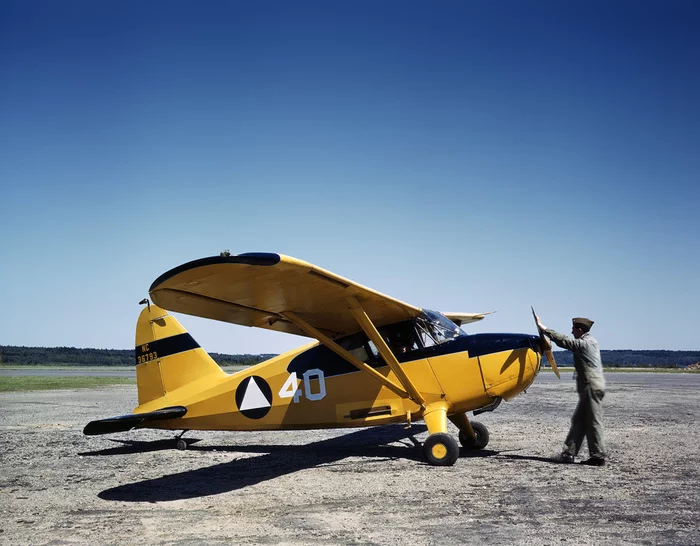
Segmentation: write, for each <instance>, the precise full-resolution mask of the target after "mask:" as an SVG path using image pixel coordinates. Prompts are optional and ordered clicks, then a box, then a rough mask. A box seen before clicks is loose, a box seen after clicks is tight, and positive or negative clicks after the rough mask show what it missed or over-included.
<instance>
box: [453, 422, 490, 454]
mask: <svg viewBox="0 0 700 546" xmlns="http://www.w3.org/2000/svg"><path fill="white" fill-rule="evenodd" d="M470 424H471V426H472V430H473V431H474V436H476V437H475V438H472V436H471V434H469V433H467V432H466V431H464V430H460V431H459V443H460V444H462V446H464V447H465V448H466V449H484V448H485V447H486V446H487V445H488V444H489V429H487V428H486V427H485V426H484V425H483V424H482V423H479V422H478V421H471V423H470Z"/></svg>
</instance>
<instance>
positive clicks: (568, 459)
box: [554, 451, 576, 464]
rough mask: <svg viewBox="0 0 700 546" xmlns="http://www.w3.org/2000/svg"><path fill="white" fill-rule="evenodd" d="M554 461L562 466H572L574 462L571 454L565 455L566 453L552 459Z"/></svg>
mask: <svg viewBox="0 0 700 546" xmlns="http://www.w3.org/2000/svg"><path fill="white" fill-rule="evenodd" d="M554 460H555V461H556V462H558V463H562V464H574V463H575V462H576V461H575V460H574V456H573V455H572V454H571V453H567V452H566V451H564V452H563V453H560V454H559V455H557V456H556V457H554Z"/></svg>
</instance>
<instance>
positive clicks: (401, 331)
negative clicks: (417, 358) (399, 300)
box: [379, 321, 419, 357]
mask: <svg viewBox="0 0 700 546" xmlns="http://www.w3.org/2000/svg"><path fill="white" fill-rule="evenodd" d="M379 333H380V334H381V335H382V337H383V338H384V341H386V344H387V345H388V346H389V348H390V349H391V352H393V353H394V354H395V355H396V356H397V357H399V356H400V355H403V354H406V353H410V352H411V351H415V350H417V349H418V348H419V347H418V341H417V340H416V336H415V330H414V329H413V324H412V323H411V322H410V321H406V322H399V323H398V324H392V325H390V326H385V327H384V328H380V330H379Z"/></svg>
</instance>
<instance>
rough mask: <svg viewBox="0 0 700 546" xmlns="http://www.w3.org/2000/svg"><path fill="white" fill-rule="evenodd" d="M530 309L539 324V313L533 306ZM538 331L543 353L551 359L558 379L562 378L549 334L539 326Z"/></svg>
mask: <svg viewBox="0 0 700 546" xmlns="http://www.w3.org/2000/svg"><path fill="white" fill-rule="evenodd" d="M530 309H532V316H533V318H534V319H535V325H537V314H536V313H535V309H534V308H533V307H530ZM537 332H538V333H539V334H540V348H541V349H542V354H544V355H546V356H547V360H549V365H550V366H551V367H552V371H553V372H554V375H556V376H557V378H558V379H561V376H560V375H559V369H558V368H557V363H556V362H555V360H554V353H552V344H551V343H550V342H549V339H548V338H547V336H546V335H544V332H543V331H542V330H540V327H539V326H537Z"/></svg>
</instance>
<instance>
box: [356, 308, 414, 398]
mask: <svg viewBox="0 0 700 546" xmlns="http://www.w3.org/2000/svg"><path fill="white" fill-rule="evenodd" d="M345 301H346V302H347V304H348V309H350V312H351V313H352V314H353V315H354V316H355V319H357V322H358V323H359V324H360V327H361V328H362V330H364V332H365V334H367V337H369V338H370V339H371V340H372V341H373V342H374V345H375V346H376V347H377V349H378V350H379V353H380V354H381V355H382V358H383V359H384V362H386V363H387V364H388V365H389V368H391V371H392V372H394V374H395V375H396V377H398V378H399V381H400V382H401V385H403V387H404V388H405V389H406V390H407V391H408V394H409V398H411V400H413V401H414V402H415V403H416V404H420V405H421V406H425V398H423V395H422V394H421V393H420V392H419V391H418V389H417V388H416V386H415V385H414V384H413V383H412V382H411V380H410V379H409V378H408V376H407V375H406V372H404V371H403V369H401V366H399V361H398V360H396V357H395V356H394V353H392V352H391V349H390V348H389V346H388V345H387V344H386V342H385V341H384V339H383V338H382V336H381V335H380V334H379V332H378V331H377V328H375V326H374V324H373V323H372V320H371V319H370V318H369V317H368V316H367V313H366V312H365V310H364V309H363V307H362V304H361V303H360V301H359V300H358V299H357V298H356V297H355V296H349V297H347V298H345Z"/></svg>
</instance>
